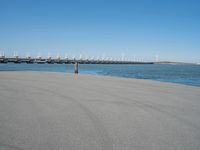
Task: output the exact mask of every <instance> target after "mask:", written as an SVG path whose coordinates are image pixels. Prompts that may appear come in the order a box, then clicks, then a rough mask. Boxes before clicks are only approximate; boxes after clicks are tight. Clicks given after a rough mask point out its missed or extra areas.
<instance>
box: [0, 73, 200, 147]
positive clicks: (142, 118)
mask: <svg viewBox="0 0 200 150" xmlns="http://www.w3.org/2000/svg"><path fill="white" fill-rule="evenodd" d="M134 149H135V150H199V149H200V88H197V87H191V86H184V85H177V84H170V83H161V82H155V81H146V80H137V79H122V78H112V77H100V76H92V75H80V76H74V75H72V74H65V73H44V72H43V73H41V72H0V150H134Z"/></svg>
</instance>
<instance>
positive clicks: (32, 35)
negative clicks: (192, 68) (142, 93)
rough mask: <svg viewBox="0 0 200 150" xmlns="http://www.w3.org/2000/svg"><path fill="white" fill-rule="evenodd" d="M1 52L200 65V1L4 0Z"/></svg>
mask: <svg viewBox="0 0 200 150" xmlns="http://www.w3.org/2000/svg"><path fill="white" fill-rule="evenodd" d="M0 50H1V51H4V52H5V53H6V54H7V55H11V54H12V53H13V51H17V52H18V54H19V55H25V53H26V52H29V53H30V54H31V55H37V54H38V52H40V53H41V54H42V55H44V56H46V55H47V53H48V52H50V53H51V54H52V55H56V54H57V53H59V54H60V55H64V54H65V53H67V54H69V55H73V56H74V55H76V56H77V55H79V54H82V55H89V56H102V55H104V56H110V57H121V55H124V56H125V57H129V58H133V57H136V58H143V59H145V60H154V59H155V55H156V54H157V55H158V56H159V59H160V60H170V61H186V62H199V61H200V1H199V0H196V1H195V0H137V1H136V0H121V1H118V0H71V1H69V0H54V1H52V0H0Z"/></svg>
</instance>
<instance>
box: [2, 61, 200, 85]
mask: <svg viewBox="0 0 200 150" xmlns="http://www.w3.org/2000/svg"><path fill="white" fill-rule="evenodd" d="M0 71H51V72H70V73H72V72H73V71H74V66H73V65H72V64H24V63H22V64H13V63H8V64H0ZM79 73H82V74H96V75H107V76H117V77H125V78H138V79H151V80H157V81H164V82H173V83H180V84H186V85H192V86H199V87H200V65H192V64H173V65H172V64H144V65H142V64H139V65H135V64H134V65H127V64H122V65H121V64H79Z"/></svg>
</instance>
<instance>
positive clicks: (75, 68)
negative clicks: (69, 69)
mask: <svg viewBox="0 0 200 150" xmlns="http://www.w3.org/2000/svg"><path fill="white" fill-rule="evenodd" d="M74 73H75V74H78V62H75V64H74Z"/></svg>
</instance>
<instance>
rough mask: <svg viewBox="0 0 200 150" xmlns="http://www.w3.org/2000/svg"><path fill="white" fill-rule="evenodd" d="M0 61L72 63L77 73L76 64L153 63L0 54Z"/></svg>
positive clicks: (16, 62)
mask: <svg viewBox="0 0 200 150" xmlns="http://www.w3.org/2000/svg"><path fill="white" fill-rule="evenodd" d="M0 63H15V64H20V63H27V64H33V63H36V64H74V73H75V74H78V64H154V62H144V61H127V60H106V59H75V58H74V59H69V58H64V59H61V58H60V57H59V58H51V57H48V58H42V57H37V58H31V57H30V56H29V57H26V58H20V57H19V56H15V57H5V56H0Z"/></svg>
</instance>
